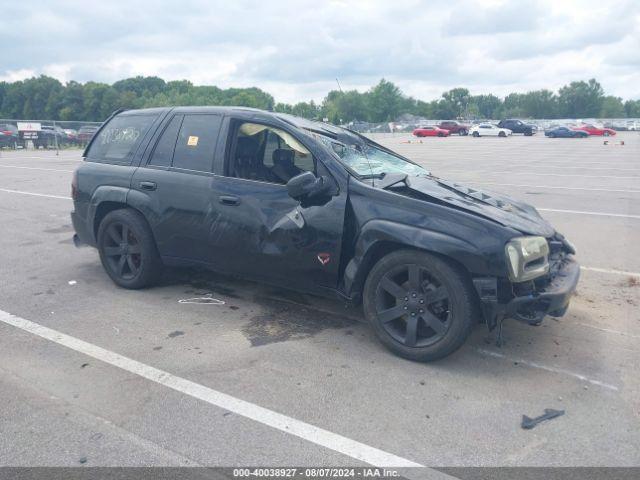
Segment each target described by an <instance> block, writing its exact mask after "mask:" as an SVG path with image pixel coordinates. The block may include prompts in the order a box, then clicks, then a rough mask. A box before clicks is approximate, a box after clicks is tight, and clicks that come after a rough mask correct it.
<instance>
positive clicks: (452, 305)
mask: <svg viewBox="0 0 640 480" xmlns="http://www.w3.org/2000/svg"><path fill="white" fill-rule="evenodd" d="M363 306H364V314H365V317H366V318H367V320H368V321H369V323H370V324H371V325H372V327H373V329H374V331H375V333H376V335H377V336H378V338H379V339H380V341H381V342H382V343H383V344H384V345H385V346H386V347H387V348H388V349H389V350H391V351H392V352H394V353H395V354H397V355H399V356H401V357H404V358H408V359H410V360H415V361H422V362H426V361H431V360H437V359H439V358H442V357H444V356H446V355H449V354H450V353H452V352H453V351H455V350H456V349H458V348H459V347H460V346H461V345H462V344H463V343H464V341H465V340H466V338H467V336H468V335H469V333H470V332H471V330H472V327H473V325H474V323H475V321H476V320H477V317H478V311H479V310H478V300H477V294H476V293H475V291H474V288H473V285H472V284H471V281H470V280H469V276H468V273H466V272H465V271H464V270H463V269H462V267H460V266H458V265H456V264H454V263H452V262H451V261H449V260H448V259H446V258H443V257H439V256H437V255H433V254H430V253H427V252H424V251H420V250H398V251H395V252H392V253H390V254H388V255H386V256H385V257H383V258H382V259H380V260H379V261H378V262H377V263H376V264H375V265H374V267H373V268H372V269H371V271H370V272H369V275H368V276H367V280H366V282H365V286H364V292H363Z"/></svg>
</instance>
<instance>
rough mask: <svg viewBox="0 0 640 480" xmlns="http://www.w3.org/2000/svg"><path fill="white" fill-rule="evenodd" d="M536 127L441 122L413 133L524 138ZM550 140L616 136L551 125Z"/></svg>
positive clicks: (513, 122)
mask: <svg viewBox="0 0 640 480" xmlns="http://www.w3.org/2000/svg"><path fill="white" fill-rule="evenodd" d="M537 131H538V127H537V126H536V125H534V124H532V123H525V122H523V121H522V120H518V119H505V120H500V122H498V124H497V125H496V124H493V123H489V122H482V123H478V124H474V125H472V126H469V125H464V124H462V123H460V122H457V121H453V120H451V121H443V122H440V124H439V125H428V126H422V127H418V128H416V129H415V130H414V131H413V135H414V136H416V137H448V136H449V135H451V134H454V133H457V134H458V135H471V136H473V137H488V136H493V137H508V136H509V135H512V134H514V133H519V134H522V135H524V136H527V137H529V136H532V135H535V134H536V133H537ZM544 134H545V136H546V137H550V138H584V137H588V136H590V135H601V136H604V137H608V136H612V135H615V134H616V131H615V130H613V129H611V128H607V127H599V126H596V125H593V124H589V123H588V124H581V125H552V126H550V127H549V128H547V129H546V130H545V132H544Z"/></svg>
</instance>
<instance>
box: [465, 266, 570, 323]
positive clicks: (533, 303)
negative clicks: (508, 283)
mask: <svg viewBox="0 0 640 480" xmlns="http://www.w3.org/2000/svg"><path fill="white" fill-rule="evenodd" d="M579 278H580V265H579V264H578V262H576V261H575V260H574V259H573V257H571V256H566V257H565V258H563V259H562V261H561V262H559V263H558V264H557V265H556V266H555V268H554V269H553V270H552V272H551V273H550V275H549V276H548V277H547V278H545V279H540V281H536V282H535V283H534V282H531V288H530V289H529V290H530V291H528V292H526V293H524V294H517V293H516V289H515V288H511V295H510V298H505V295H504V292H500V288H499V286H498V281H497V279H495V278H486V277H483V278H476V279H474V281H473V282H474V285H475V287H476V290H477V291H478V294H479V296H480V301H481V304H482V311H483V314H484V317H485V320H486V322H487V325H488V326H489V329H491V330H492V329H493V328H494V327H495V326H496V325H497V324H498V322H500V321H502V320H504V319H506V318H514V319H516V320H520V321H523V322H526V323H528V324H529V325H539V324H540V323H541V322H542V320H543V319H544V317H545V316H547V315H550V316H552V317H561V316H563V315H564V314H565V312H566V311H567V308H568V307H569V302H570V301H571V297H572V296H573V293H574V292H575V290H576V287H577V285H578V279H579ZM501 293H502V294H501ZM521 293H522V292H521Z"/></svg>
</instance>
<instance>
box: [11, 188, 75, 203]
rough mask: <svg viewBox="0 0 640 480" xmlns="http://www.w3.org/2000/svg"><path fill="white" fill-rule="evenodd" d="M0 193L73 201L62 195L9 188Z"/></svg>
mask: <svg viewBox="0 0 640 480" xmlns="http://www.w3.org/2000/svg"><path fill="white" fill-rule="evenodd" d="M0 192H5V193H17V194H19V195H32V196H34V197H46V198H58V199H60V200H71V197H63V196H62V195H50V194H46V193H34V192H23V191H22V190H10V189H8V188H0Z"/></svg>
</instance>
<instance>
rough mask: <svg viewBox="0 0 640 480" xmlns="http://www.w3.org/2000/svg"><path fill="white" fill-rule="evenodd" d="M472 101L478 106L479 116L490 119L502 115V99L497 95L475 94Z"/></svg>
mask: <svg viewBox="0 0 640 480" xmlns="http://www.w3.org/2000/svg"><path fill="white" fill-rule="evenodd" d="M471 102H472V103H473V104H475V105H476V106H477V108H478V116H479V117H481V118H490V119H495V118H498V117H500V110H501V109H502V100H500V99H499V98H498V97H496V96H495V95H492V94H489V95H475V96H473V97H472V98H471Z"/></svg>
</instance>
